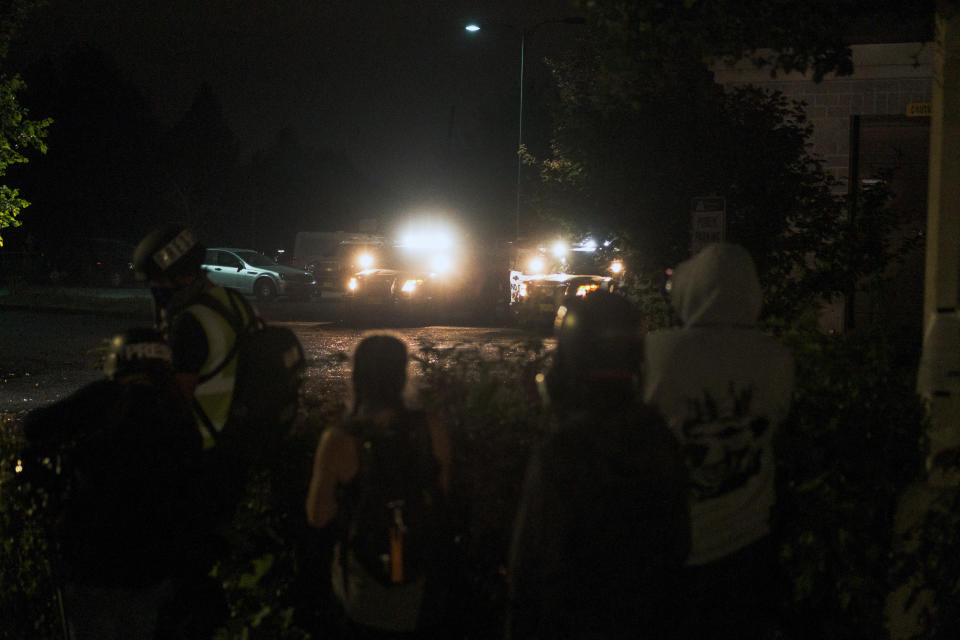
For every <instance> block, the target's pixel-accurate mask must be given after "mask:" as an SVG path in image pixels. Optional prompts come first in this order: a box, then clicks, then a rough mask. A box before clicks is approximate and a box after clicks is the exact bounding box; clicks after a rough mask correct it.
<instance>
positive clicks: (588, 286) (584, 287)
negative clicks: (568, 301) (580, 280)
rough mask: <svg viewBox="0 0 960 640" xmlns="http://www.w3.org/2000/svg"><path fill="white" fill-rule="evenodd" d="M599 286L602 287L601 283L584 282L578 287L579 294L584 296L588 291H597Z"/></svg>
mask: <svg viewBox="0 0 960 640" xmlns="http://www.w3.org/2000/svg"><path fill="white" fill-rule="evenodd" d="M599 288H600V285H598V284H582V285H580V286H579V287H577V295H578V296H580V297H583V296H585V295H587V294H588V293H590V292H591V291H596V290H597V289H599Z"/></svg>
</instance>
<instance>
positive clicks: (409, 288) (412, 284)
mask: <svg viewBox="0 0 960 640" xmlns="http://www.w3.org/2000/svg"><path fill="white" fill-rule="evenodd" d="M422 283H423V280H407V281H406V282H404V283H403V286H402V287H400V290H401V291H403V292H404V293H413V292H414V291H416V290H417V287H418V286H419V285H420V284H422Z"/></svg>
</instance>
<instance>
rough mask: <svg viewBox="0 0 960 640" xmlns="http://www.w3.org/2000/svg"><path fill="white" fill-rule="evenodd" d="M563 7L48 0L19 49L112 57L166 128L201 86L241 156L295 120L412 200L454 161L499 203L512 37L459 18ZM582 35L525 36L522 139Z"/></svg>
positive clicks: (444, 182)
mask: <svg viewBox="0 0 960 640" xmlns="http://www.w3.org/2000/svg"><path fill="white" fill-rule="evenodd" d="M569 15H572V12H571V9H569V8H568V7H567V5H566V3H565V2H564V1H563V0H535V1H531V2H524V3H518V2H512V1H510V0H489V1H485V2H483V1H477V0H474V2H467V1H462V0H453V1H445V0H423V1H420V2H383V1H379V2H378V1H376V0H352V1H350V2H322V1H319V0H313V1H308V0H201V1H199V2H198V1H197V0H164V1H163V2H157V1H156V0H49V2H48V4H47V6H46V7H45V8H43V10H42V12H41V20H40V21H39V27H38V28H37V30H36V32H35V33H34V35H32V36H31V39H30V43H29V45H30V46H31V47H36V48H37V50H38V51H40V50H48V51H50V50H56V49H58V48H60V47H65V46H68V45H69V44H70V43H71V42H77V41H80V42H90V43H93V44H95V45H96V46H98V47H100V48H102V49H104V50H106V51H107V52H109V53H111V54H113V55H114V56H116V58H117V60H118V62H119V64H120V66H121V69H122V71H123V72H124V73H125V74H128V77H129V78H130V79H131V81H132V82H133V83H134V84H136V85H137V86H138V87H139V88H140V89H141V91H143V93H144V94H145V96H146V97H147V99H148V101H149V102H150V103H151V104H152V105H153V107H154V109H155V113H156V114H157V115H158V116H159V117H160V119H161V120H162V121H163V122H164V123H166V124H170V123H172V122H174V121H175V120H176V119H177V118H178V117H179V116H180V115H182V113H183V112H184V111H185V110H186V109H187V108H188V107H189V105H190V102H191V100H192V98H193V96H194V94H195V92H196V91H197V88H198V87H199V85H200V83H201V82H204V81H205V82H207V83H209V84H210V85H211V86H212V88H213V91H214V93H215V94H216V96H217V97H218V98H219V99H220V101H221V102H222V104H223V108H224V113H225V116H226V119H227V122H228V124H229V125H230V126H231V127H232V129H233V132H234V134H235V135H236V136H237V138H238V140H239V142H240V144H241V149H242V150H243V151H244V152H246V153H250V152H252V151H253V150H255V149H258V148H261V147H263V146H265V145H267V144H269V142H270V141H271V140H272V139H273V138H274V137H275V135H276V133H277V131H278V130H280V129H281V128H283V127H292V128H293V130H294V131H295V132H296V133H297V134H298V135H299V136H300V138H301V139H302V140H303V141H304V142H305V143H306V144H310V145H313V146H317V147H324V148H329V149H333V150H338V151H345V152H346V154H347V155H348V157H349V158H351V159H352V161H353V162H354V163H355V164H356V166H357V167H358V168H359V169H360V170H361V171H362V172H363V173H364V174H366V175H367V176H369V177H370V179H371V180H372V181H374V182H376V183H377V184H379V185H381V186H382V187H384V188H385V189H387V190H388V191H389V192H391V193H396V194H398V197H400V198H402V199H404V200H405V201H406V202H408V203H415V202H417V201H418V200H423V201H424V202H428V201H430V200H431V199H440V200H442V197H443V194H444V193H446V192H447V191H449V182H450V180H451V179H452V177H451V175H450V172H451V167H458V169H457V170H458V171H460V175H458V176H456V180H458V181H459V183H460V187H459V188H460V190H461V191H463V190H467V191H470V190H472V191H473V192H475V193H482V194H485V198H486V200H487V201H486V203H485V206H487V207H489V208H491V209H498V208H502V209H506V210H510V209H511V208H512V207H513V198H515V192H514V188H515V184H514V180H515V178H516V155H515V150H516V143H517V128H516V127H517V115H518V106H519V95H518V76H519V59H520V37H519V32H518V31H516V30H511V29H508V28H501V29H499V30H488V31H486V32H483V33H482V34H476V35H471V34H468V33H466V32H465V31H464V29H463V27H464V25H465V24H466V23H467V22H468V21H470V20H486V21H493V22H499V23H505V24H508V25H515V26H529V25H532V24H535V23H537V22H540V21H542V20H547V19H553V18H559V17H564V16H569ZM578 29H582V27H570V26H567V25H551V26H548V27H545V28H542V29H540V30H538V31H537V33H536V36H535V37H534V38H533V39H532V40H531V41H530V42H529V43H528V47H527V58H526V65H527V66H526V82H525V91H526V93H525V95H526V96H528V97H527V102H526V109H525V129H526V131H527V132H529V133H530V135H531V137H535V136H537V135H540V136H541V137H543V134H544V132H545V131H546V130H547V129H546V127H547V122H546V118H545V116H544V115H543V114H542V113H538V112H537V111H536V104H535V97H534V96H535V94H536V92H537V91H538V90H542V89H543V88H544V87H545V86H546V85H547V84H548V77H547V73H546V69H545V67H544V65H543V64H542V59H543V57H545V56H548V55H556V54H559V53H560V52H561V51H562V50H563V49H564V48H566V47H570V46H573V43H574V42H575V40H576V33H574V32H575V31H576V30H578ZM36 115H40V114H36ZM525 137H526V136H525ZM464 165H466V166H468V167H469V169H468V171H469V173H470V175H465V174H463V167H464Z"/></svg>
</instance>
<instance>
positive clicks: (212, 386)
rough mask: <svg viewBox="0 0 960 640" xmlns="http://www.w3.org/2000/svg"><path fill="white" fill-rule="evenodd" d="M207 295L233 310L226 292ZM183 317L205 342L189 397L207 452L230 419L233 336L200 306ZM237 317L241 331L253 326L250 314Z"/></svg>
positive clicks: (226, 324) (244, 312)
mask: <svg viewBox="0 0 960 640" xmlns="http://www.w3.org/2000/svg"><path fill="white" fill-rule="evenodd" d="M209 295H210V296H211V297H212V298H214V299H215V300H217V301H218V302H220V303H221V304H222V305H224V306H226V307H227V308H228V309H230V308H233V304H232V303H231V301H230V298H229V294H228V293H227V290H226V289H223V288H220V287H217V288H214V289H213V290H212V291H210V293H209ZM184 313H189V314H191V315H193V316H194V317H195V318H196V319H197V322H199V323H200V326H201V327H202V328H203V333H204V335H205V336H206V338H207V349H208V351H207V359H206V361H205V362H204V363H203V366H202V367H201V368H200V371H198V372H197V373H198V375H199V379H200V383H199V384H198V385H197V387H196V389H195V390H194V396H193V397H194V400H195V401H196V404H197V407H196V408H197V409H198V411H197V421H198V422H197V427H198V428H199V429H200V433H201V434H202V436H203V446H204V448H205V449H210V448H212V447H213V446H214V445H215V443H216V434H217V433H219V432H220V431H222V430H223V427H224V426H225V425H226V423H227V418H228V417H229V415H230V403H231V400H232V399H233V387H234V383H235V381H236V377H237V351H236V349H235V348H234V344H235V343H236V340H237V334H236V332H235V331H234V329H233V326H232V325H231V324H230V322H229V321H228V320H227V319H226V318H224V317H223V316H222V315H221V314H219V313H217V312H216V311H214V310H213V309H211V308H210V307H209V306H207V305H205V304H203V303H202V302H197V303H195V304H192V305H190V306H188V307H187V308H186V309H184ZM238 313H241V314H242V317H241V319H240V320H241V322H242V325H243V326H244V327H246V326H248V325H249V324H250V323H251V322H253V315H252V311H251V310H249V309H248V308H246V307H240V308H238ZM201 412H202V414H203V415H202V416H201V415H200V413H201ZM204 418H206V420H204ZM208 422H209V424H208ZM211 427H212V431H211Z"/></svg>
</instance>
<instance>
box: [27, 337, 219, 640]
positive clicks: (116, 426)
mask: <svg viewBox="0 0 960 640" xmlns="http://www.w3.org/2000/svg"><path fill="white" fill-rule="evenodd" d="M171 360H172V356H171V352H170V349H169V347H168V345H167V344H166V342H165V341H164V340H163V337H162V336H161V335H160V333H159V332H157V331H155V330H153V329H131V330H128V331H126V332H125V333H123V334H121V335H118V336H116V337H115V338H114V339H113V340H112V342H111V344H110V350H109V353H108V355H107V358H106V361H105V366H104V373H105V374H106V375H105V377H104V378H103V379H101V380H97V381H95V382H92V383H90V384H88V385H86V386H84V387H83V388H81V389H79V390H78V391H76V392H75V393H73V394H72V395H70V396H68V397H67V398H65V399H63V400H60V401H59V402H56V403H54V404H52V405H48V406H45V407H42V408H39V409H36V410H34V411H32V412H31V413H29V414H28V415H27V416H26V418H25V421H24V427H23V429H24V436H25V438H26V440H27V443H28V446H29V447H30V450H31V451H32V454H31V455H30V457H29V459H32V460H41V459H46V460H51V461H56V464H53V465H51V469H52V470H51V471H50V473H51V474H54V473H55V474H56V475H55V477H53V478H51V481H50V482H49V483H48V487H49V488H50V489H52V492H53V494H54V495H53V502H52V504H53V505H56V506H55V508H54V513H52V514H51V516H52V517H51V521H52V523H53V524H52V531H51V533H52V539H53V543H54V546H55V547H56V548H57V549H58V551H59V553H58V554H57V557H56V559H55V560H54V561H53V562H52V563H51V564H52V567H53V570H54V575H55V576H56V577H57V578H58V580H59V581H60V582H61V583H62V584H63V589H62V592H63V602H64V608H65V612H66V622H67V626H68V628H69V631H68V633H69V637H70V638H71V639H73V640H84V639H87V638H89V639H97V640H112V639H116V640H119V639H121V638H124V639H126V638H142V639H145V640H152V638H153V637H154V632H155V629H156V625H157V620H158V614H159V611H160V608H161V606H162V605H163V604H164V603H165V602H166V601H167V600H168V599H169V597H170V596H171V593H172V582H173V577H174V574H175V568H176V567H178V566H179V563H180V562H181V559H182V557H183V556H184V555H185V554H186V553H187V552H188V550H189V548H190V546H191V545H192V544H193V537H192V531H191V529H190V524H189V523H190V521H191V519H192V515H193V506H194V505H192V504H191V503H190V502H189V501H187V500H185V496H189V495H190V493H189V492H190V490H191V488H192V487H191V479H192V477H193V474H194V471H195V469H196V467H197V465H198V464H199V457H200V455H201V442H200V436H199V434H198V433H197V431H196V428H195V427H194V424H193V416H192V413H191V410H190V405H189V404H188V403H187V402H186V399H185V398H184V397H183V395H182V394H181V393H180V390H179V389H178V388H177V384H176V380H175V378H174V373H173V367H172V365H171Z"/></svg>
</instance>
